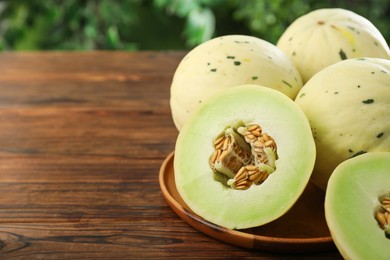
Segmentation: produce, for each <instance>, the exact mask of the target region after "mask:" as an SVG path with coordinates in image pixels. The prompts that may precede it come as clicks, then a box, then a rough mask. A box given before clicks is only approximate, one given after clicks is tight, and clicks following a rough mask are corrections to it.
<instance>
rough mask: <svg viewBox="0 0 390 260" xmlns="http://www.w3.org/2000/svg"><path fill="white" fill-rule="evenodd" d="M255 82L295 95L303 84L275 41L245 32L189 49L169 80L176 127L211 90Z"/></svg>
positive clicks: (215, 90)
mask: <svg viewBox="0 0 390 260" xmlns="http://www.w3.org/2000/svg"><path fill="white" fill-rule="evenodd" d="M243 84H256V85H262V86H265V87H269V88H273V89H276V90H279V91H280V92H282V93H284V94H286V95H287V96H289V97H290V98H291V99H294V98H295V96H296V94H297V93H298V91H299V89H300V88H301V87H302V79H301V76H300V74H299V72H298V70H297V68H296V67H295V65H294V64H293V63H292V61H291V60H290V59H289V58H288V57H287V55H285V54H284V53H283V52H282V51H281V50H280V49H279V48H277V47H276V46H275V45H273V44H271V43H269V42H267V41H264V40H262V39H259V38H256V37H253V36H248V35H226V36H221V37H217V38H214V39H211V40H209V41H206V42H204V43H203V44H200V45H199V46H197V47H195V48H194V49H192V50H191V51H190V52H189V53H188V54H187V55H186V56H185V57H184V58H183V59H182V60H181V62H180V63H179V65H178V67H177V69H176V71H175V73H174V76H173V79H172V84H171V98H170V106H171V112H172V117H173V121H174V123H175V125H176V127H177V129H178V130H180V129H181V128H182V126H183V124H184V123H185V122H186V121H187V119H188V117H189V116H190V115H191V114H192V113H193V112H194V111H195V110H196V109H197V108H198V107H199V106H200V105H201V103H202V102H204V101H205V100H206V99H207V98H208V97H210V96H211V95H213V94H214V93H216V92H218V91H220V90H223V89H226V88H229V87H233V86H238V85H243Z"/></svg>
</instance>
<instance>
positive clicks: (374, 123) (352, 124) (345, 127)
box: [295, 58, 390, 190]
mask: <svg viewBox="0 0 390 260" xmlns="http://www.w3.org/2000/svg"><path fill="white" fill-rule="evenodd" d="M295 101H296V103H297V104H298V105H299V106H300V107H301V109H302V110H303V111H304V113H305V114H306V116H307V118H308V119H309V122H310V125H311V128H312V132H313V136H314V140H315V142H316V148H317V158H316V164H315V168H314V172H313V174H312V181H313V182H314V183H315V184H316V185H317V186H319V187H320V188H322V189H323V190H326V186H327V182H328V179H329V176H330V175H331V174H332V172H333V170H334V169H335V168H336V167H337V165H338V164H340V163H341V162H343V161H345V160H347V159H349V158H351V157H354V156H356V155H359V154H362V153H369V152H390V60H385V59H379V58H360V59H348V60H344V61H341V62H338V63H336V64H333V65H331V66H329V67H327V68H325V69H324V70H322V71H320V72H318V73H317V74H316V75H314V76H313V77H312V78H311V79H310V80H309V81H308V82H307V83H306V84H305V85H304V87H303V88H302V89H301V90H300V92H299V93H298V96H297V98H296V100H295Z"/></svg>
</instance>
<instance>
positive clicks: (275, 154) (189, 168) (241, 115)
mask: <svg viewBox="0 0 390 260" xmlns="http://www.w3.org/2000/svg"><path fill="white" fill-rule="evenodd" d="M315 154H316V151H315V144H314V140H313V137H312V134H311V129H310V126H309V123H308V120H307V118H306V117H305V115H304V114H303V112H302V111H301V110H300V109H299V107H298V106H297V105H296V103H295V102H294V101H292V100H291V99H289V98H288V97H287V96H286V95H284V94H282V93H280V92H279V91H276V90H273V89H270V88H266V87H262V86H258V85H242V86H237V87H233V88H229V89H226V90H223V91H220V92H219V93H217V94H216V95H214V96H212V97H210V98H209V99H208V100H207V101H206V102H204V103H203V104H202V106H201V107H200V108H199V110H198V111H197V112H196V113H195V114H194V115H193V116H192V117H191V118H190V119H189V121H188V122H187V123H186V124H185V125H184V127H183V128H182V130H181V131H180V133H179V136H178V139H177V142H176V147H175V159H174V171H175V182H176V186H177V189H178V192H179V194H180V196H181V197H182V198H183V200H184V201H185V202H186V204H187V205H188V206H189V207H190V208H191V210H192V211H194V212H195V213H196V214H198V215H199V216H201V217H203V218H204V219H205V220H207V221H209V222H212V223H214V224H217V225H220V226H223V227H226V228H230V229H243V228H249V227H255V226H260V225H263V224H266V223H268V222H271V221H273V220H275V219H276V218H278V217H280V216H282V215H283V214H284V213H285V212H286V211H288V210H289V209H290V208H291V207H292V206H293V204H294V203H295V202H296V200H297V199H298V198H299V196H300V195H301V193H302V192H303V190H304V189H305V187H306V185H307V183H308V180H309V179H310V175H311V172H312V169H313V167H314V161H315Z"/></svg>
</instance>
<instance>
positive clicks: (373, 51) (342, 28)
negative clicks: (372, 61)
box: [277, 8, 390, 83]
mask: <svg viewBox="0 0 390 260" xmlns="http://www.w3.org/2000/svg"><path fill="white" fill-rule="evenodd" d="M277 46H278V47H279V48H280V49H282V50H283V51H284V52H285V53H286V54H287V56H288V57H289V58H290V59H291V60H292V61H293V62H294V64H295V65H296V66H297V68H298V70H299V72H300V74H301V76H302V80H303V82H304V83H305V82H307V81H308V80H309V79H310V78H311V77H312V76H313V75H314V74H315V73H317V72H319V71H320V70H322V69H324V68H326V67H327V66H329V65H331V64H334V63H336V62H338V61H341V60H344V59H348V58H358V57H375V58H385V59H389V58H390V50H389V46H388V45H387V43H386V40H385V39H384V37H383V36H382V34H381V33H380V31H379V30H378V29H377V28H376V27H375V26H374V25H373V24H372V23H371V22H370V21H369V20H368V19H366V18H364V17H363V16H361V15H358V14H356V13H354V12H352V11H349V10H345V9H341V8H324V9H318V10H314V11H312V12H310V13H307V14H305V15H303V16H301V17H299V18H298V19H296V20H295V21H294V22H293V23H292V24H291V25H290V26H289V27H288V28H287V29H286V30H285V31H284V33H283V34H282V36H281V37H280V39H279V41H278V43H277Z"/></svg>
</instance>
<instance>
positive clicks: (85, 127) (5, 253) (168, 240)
mask: <svg viewBox="0 0 390 260" xmlns="http://www.w3.org/2000/svg"><path fill="white" fill-rule="evenodd" d="M184 55H185V53H183V52H139V53H130V52H90V53H78V52H74V53H62V52H49V53H39V52H38V53H1V54H0V259H91V258H99V259H131V258H137V259H138V258H168V257H176V258H177V257H182V258H184V257H186V258H188V257H192V258H197V257H208V258H213V257H214V258H238V257H259V256H261V257H265V258H281V257H285V256H280V255H275V254H270V253H265V252H259V251H253V250H247V249H242V248H239V247H235V246H231V245H228V244H225V243H222V242H219V241H217V240H214V239H212V238H210V237H208V236H206V235H204V234H202V233H200V232H198V231H196V230H195V229H193V228H192V227H190V226H189V225H188V224H187V223H185V222H184V221H182V220H181V219H180V218H179V217H178V216H177V215H176V214H175V213H173V211H172V210H171V209H170V208H169V206H168V205H167V203H166V202H165V201H164V199H163V197H162V195H161V191H160V188H159V184H158V171H159V168H160V166H161V163H162V162H163V160H164V159H165V157H166V156H167V155H168V154H169V153H170V152H171V151H173V150H174V145H175V140H176V137H177V130H176V129H175V127H174V125H173V122H172V119H171V114H170V107H169V87H170V82H171V80H172V76H173V73H174V71H175V69H176V66H177V65H178V63H179V62H180V60H181V58H182V57H183V56H184ZM306 256H322V257H332V258H339V257H340V256H339V254H338V253H337V252H323V253H320V254H317V255H306ZM294 257H300V256H294Z"/></svg>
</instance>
